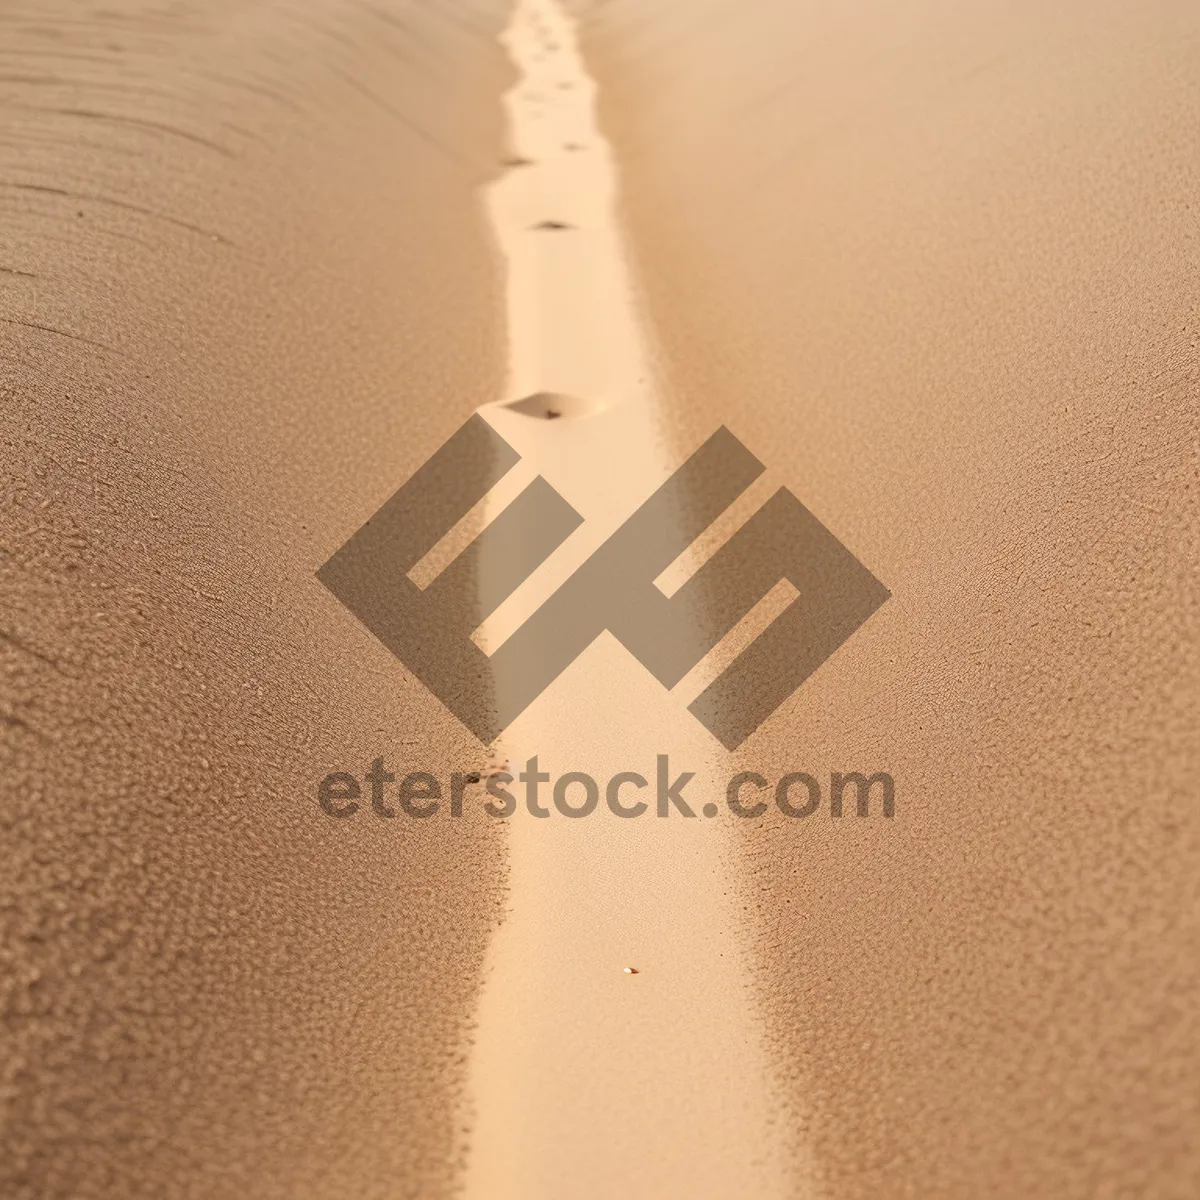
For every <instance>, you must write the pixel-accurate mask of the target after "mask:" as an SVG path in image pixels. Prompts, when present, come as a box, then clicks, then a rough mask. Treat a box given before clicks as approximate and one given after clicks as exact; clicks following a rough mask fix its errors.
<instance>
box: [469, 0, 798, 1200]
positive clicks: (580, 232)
mask: <svg viewBox="0 0 1200 1200" xmlns="http://www.w3.org/2000/svg"><path fill="white" fill-rule="evenodd" d="M504 40H505V43H506V45H507V46H508V48H509V50H510V53H511V54H512V57H513V59H514V61H515V62H516V63H517V64H518V67H519V69H520V71H521V78H520V80H519V82H518V84H517V86H516V87H515V88H514V89H513V91H512V92H510V93H509V95H508V97H507V107H508V112H509V120H510V128H511V138H512V146H513V150H514V152H515V154H516V155H517V156H518V157H519V158H520V159H521V160H525V161H523V162H522V164H521V165H518V166H515V167H514V168H513V169H512V170H511V171H510V172H509V173H508V174H507V175H506V176H505V177H504V178H503V179H502V180H500V181H499V182H498V183H497V184H496V185H494V186H493V187H492V188H491V189H490V191H489V195H488V202H489V208H490V211H491V214H492V218H493V221H494V224H495V228H496V230H497V233H498V236H499V239H500V243H501V246H502V247H503V250H504V253H505V257H506V261H507V264H508V272H509V274H508V313H509V340H510V371H509V381H508V387H507V396H508V397H509V398H511V399H512V400H519V399H520V398H521V397H525V396H528V395H529V394H531V393H539V392H549V393H565V394H567V395H568V396H571V397H575V398H577V399H578V401H579V402H580V404H579V407H578V409H576V408H575V407H573V406H572V405H571V404H570V403H569V402H567V403H564V402H560V401H550V403H552V404H554V405H556V406H557V407H558V408H559V409H562V410H563V413H562V416H561V417H560V418H559V419H556V420H546V419H544V418H543V416H542V414H541V413H540V412H536V409H535V411H534V412H532V413H530V412H520V411H514V410H513V409H511V408H508V407H506V405H505V404H504V403H501V404H498V405H493V406H491V407H490V408H488V409H486V410H485V415H486V416H487V419H488V420H489V421H490V422H491V423H492V424H493V425H494V427H495V428H496V429H497V430H498V431H499V432H500V433H501V434H502V435H503V436H504V437H505V438H506V439H507V440H508V441H509V442H510V443H511V444H512V445H513V446H514V447H515V448H517V449H518V451H519V452H520V453H521V454H522V456H523V462H522V464H521V466H520V468H518V469H517V470H515V471H514V472H512V475H511V477H510V478H509V479H507V480H506V481H505V483H504V485H502V487H501V488H498V489H496V492H495V493H494V498H493V500H492V502H491V506H490V510H489V511H490V512H492V513H493V514H494V513H495V512H498V511H499V510H500V509H501V508H502V507H503V505H504V504H505V503H506V502H507V500H508V499H509V498H510V497H511V495H512V494H513V493H514V491H515V490H516V488H517V487H519V486H522V485H523V484H524V483H525V482H527V481H528V479H529V478H531V477H532V475H533V474H535V473H540V474H541V475H542V476H543V477H544V478H545V479H547V480H548V481H549V482H550V483H551V485H552V486H553V487H554V488H555V489H556V490H558V491H559V492H560V494H561V495H562V496H564V497H565V498H566V499H567V500H568V501H569V502H570V503H571V504H572V505H573V506H574V507H575V509H576V510H577V511H578V512H579V513H581V514H582V515H583V517H584V518H585V524H584V525H583V526H582V527H581V528H580V529H579V530H577V531H576V533H575V534H574V535H573V536H572V537H571V539H569V541H568V542H567V543H566V544H565V545H564V546H563V547H562V548H561V549H560V551H559V552H557V553H556V554H555V555H553V556H551V558H550V559H549V560H548V561H547V562H546V563H545V564H544V566H543V568H542V569H541V570H539V571H538V572H536V573H535V575H534V576H533V577H531V579H530V580H529V581H528V582H527V584H526V585H525V586H523V587H522V588H521V589H519V590H518V592H517V593H515V594H514V596H513V597H512V598H511V599H510V601H509V602H508V603H506V604H505V605H504V606H502V607H501V609H500V610H498V612H497V613H496V614H495V616H494V617H493V618H492V619H491V620H489V622H488V623H487V625H486V627H485V630H484V633H483V639H484V641H485V643H486V644H490V645H493V646H494V645H498V644H499V642H500V641H501V640H503V637H504V636H505V634H506V633H507V632H510V631H511V630H512V629H513V628H515V626H516V625H517V624H519V623H520V621H521V620H522V619H524V617H525V616H527V615H528V613H529V612H530V611H532V608H533V607H534V606H536V605H537V604H538V603H540V602H541V601H542V600H543V599H544V598H545V597H546V596H547V595H549V594H550V592H551V591H552V590H553V588H554V587H555V586H557V584H558V583H559V582H561V581H562V580H563V579H564V578H565V577H566V575H567V574H568V573H569V572H570V571H571V570H573V569H574V568H575V567H576V566H577V565H578V564H579V563H580V562H581V561H582V560H583V558H584V557H585V556H586V554H587V553H588V552H589V551H590V550H591V549H592V548H594V547H595V546H596V545H598V544H599V542H600V541H602V540H603V539H604V538H605V537H606V536H607V535H608V534H609V533H611V532H612V530H613V529H614V528H615V527H616V525H617V524H618V523H619V522H620V521H621V520H622V519H623V518H624V517H625V516H627V515H628V514H629V513H630V512H631V511H632V510H633V509H634V508H635V507H636V506H637V505H638V504H640V503H641V501H642V500H643V499H645V498H646V496H648V495H649V493H650V492H651V491H652V490H653V489H654V487H655V486H657V484H658V483H659V482H661V481H662V480H663V479H664V478H666V476H667V475H668V474H669V473H670V472H671V470H672V469H673V468H674V467H675V466H677V465H678V461H677V460H676V459H675V458H674V457H673V456H672V455H671V454H670V452H669V451H668V450H667V448H666V442H665V439H664V436H663V433H662V430H661V426H660V423H659V414H658V407H657V401H656V398H655V393H654V387H653V378H652V375H651V371H650V366H649V363H648V360H647V354H646V349H645V344H644V338H643V335H642V331H641V329H640V328H639V317H638V313H637V310H636V306H635V303H634V296H633V292H632V288H631V283H630V280H629V278H628V275H627V268H626V256H625V250H624V246H623V243H622V238H621V236H620V234H619V232H618V230H617V227H616V223H615V219H614V213H615V208H614V201H615V189H616V174H615V169H614V164H613V159H612V155H611V152H610V150H609V147H608V146H607V144H606V143H605V142H604V140H603V138H602V137H601V136H600V134H599V131H598V130H597V129H596V127H595V122H594V113H593V109H594V94H593V93H594V85H593V84H592V81H591V80H590V79H589V78H588V77H587V75H586V73H585V72H584V70H583V68H582V64H581V62H580V60H579V58H578V56H577V53H576V49H575V38H574V31H573V29H572V28H571V26H570V24H569V23H568V22H567V21H566V20H565V19H564V17H563V16H562V14H561V12H560V10H559V8H558V6H557V5H556V4H554V3H553V2H552V0H521V2H520V3H519V4H518V5H517V8H516V10H515V13H514V15H513V19H512V24H511V25H510V27H509V29H508V31H507V33H506V35H505V38H504ZM543 221H554V222H558V223H561V224H565V225H567V226H568V228H565V229H538V228H536V226H537V225H539V224H540V223H541V222H543ZM498 686H501V687H502V686H503V682H502V681H501V682H500V684H499V685H498ZM677 691H678V689H677ZM714 745H715V743H714V742H713V740H712V739H711V738H710V737H709V735H708V734H707V733H706V732H705V731H704V730H703V729H702V728H701V727H700V726H699V725H698V724H697V723H696V722H695V720H694V719H693V718H692V717H691V715H690V714H689V713H688V712H687V711H686V707H685V703H684V701H683V700H681V698H680V696H679V695H678V694H674V695H673V694H668V693H667V692H665V691H664V690H663V689H662V688H661V686H660V685H659V684H658V683H657V682H656V681H655V680H654V679H653V678H652V677H651V676H650V675H649V673H648V672H647V671H646V670H645V669H644V668H642V667H641V666H640V665H639V664H638V663H637V662H636V661H635V660H634V659H633V658H632V657H631V656H630V655H629V654H628V653H627V652H626V651H625V650H624V649H623V648H622V647H621V646H620V645H619V644H618V643H617V642H616V641H615V640H614V639H612V638H611V637H610V636H609V635H604V636H603V637H602V638H601V639H599V640H598V641H597V642H596V643H594V644H593V646H592V647H591V648H590V649H589V650H588V651H587V652H586V653H585V654H583V655H582V656H581V657H580V658H579V659H578V660H577V661H576V662H575V663H574V665H573V666H572V667H570V668H569V669H568V670H567V671H566V672H565V673H564V675H562V676H561V677H560V678H559V679H558V681H556V683H554V684H553V685H551V687H550V688H549V689H547V691H546V692H545V693H543V695H542V696H541V697H540V698H539V699H538V700H537V701H535V703H534V704H533V705H532V706H531V707H530V708H529V709H528V710H526V712H525V713H524V714H523V715H522V716H521V717H519V718H518V719H517V720H516V721H515V722H514V723H513V724H512V725H511V726H510V727H509V728H508V730H507V731H506V732H505V734H504V735H503V737H502V739H501V743H500V747H501V751H500V752H501V754H502V755H503V756H504V757H506V758H507V759H508V761H509V762H510V763H511V764H513V766H512V773H513V774H516V773H517V772H518V771H520V770H521V769H522V764H524V763H525V762H526V760H527V759H529V758H531V757H533V756H534V755H536V756H537V757H538V760H539V761H538V766H539V769H540V770H542V771H547V772H549V773H550V774H551V776H552V777H555V776H558V775H560V774H563V773H565V772H567V771H586V772H588V773H589V774H591V775H592V776H593V778H595V779H596V780H598V781H599V783H600V786H601V788H602V789H603V787H604V785H605V783H606V782H607V780H608V779H609V778H610V777H611V776H612V775H614V774H616V773H617V772H619V771H636V772H639V773H640V774H641V775H642V776H643V777H645V778H646V779H648V780H649V781H650V785H649V788H648V789H647V790H646V792H645V793H642V794H641V795H640V796H639V795H636V794H634V792H633V790H632V789H631V788H627V790H626V792H625V793H624V794H623V795H622V799H623V801H624V802H625V803H627V804H628V803H632V802H633V801H634V800H636V799H639V798H643V799H646V800H648V802H649V804H650V809H651V811H650V813H649V814H646V815H644V816H643V817H641V818H639V819H636V820H621V819H618V818H617V817H615V816H613V815H611V814H610V813H609V812H608V810H607V809H606V807H605V806H604V802H603V799H602V800H601V804H600V808H599V809H598V810H597V811H596V812H594V813H593V814H592V815H591V816H589V817H588V818H587V819H582V820H570V819H568V818H566V817H564V816H562V815H560V814H559V813H557V812H554V811H553V808H551V813H552V815H551V816H550V818H549V819H546V820H538V819H536V818H534V817H533V816H531V815H530V814H529V812H528V811H527V810H526V809H525V807H524V803H523V800H524V788H523V785H521V784H520V783H514V784H513V785H512V790H513V791H514V793H515V794H516V795H517V798H518V800H519V801H521V806H520V808H519V809H518V811H517V814H516V815H515V816H514V817H513V818H512V819H511V820H510V821H509V822H508V835H509V836H508V847H509V884H510V900H509V910H508V914H507V917H506V920H505V923H504V925H503V926H502V927H501V929H500V931H499V933H498V934H497V935H496V937H495V939H494V941H493V944H492V947H491V952H490V955H489V967H488V973H487V978H486V984H485V987H484V992H483V997H482V1001H481V1005H480V1009H479V1014H478V1016H479V1026H478V1032H477V1036H476V1039H475V1046H474V1051H473V1057H472V1075H471V1078H472V1084H473V1087H472V1094H473V1097H474V1104H475V1112H474V1115H473V1128H472V1133H471V1136H470V1142H471V1147H470V1156H469V1159H468V1175H467V1194H468V1195H469V1196H472V1197H479V1198H480V1200H505V1198H509V1197H512V1198H519V1200H537V1198H539V1197H546V1198H557V1197H563V1196H571V1197H573V1198H582V1200H586V1198H588V1197H609V1196H616V1195H621V1196H628V1197H646V1198H647V1200H650V1198H658V1197H664V1196H673V1195H680V1196H682V1195H687V1196H696V1197H699V1196H712V1197H729V1196H747V1195H754V1196H756V1197H762V1198H764V1200H766V1198H769V1197H771V1196H777V1195H783V1194H786V1186H785V1182H784V1177H783V1173H782V1168H781V1158H780V1154H779V1150H780V1148H781V1146H782V1135H781V1133H780V1131H779V1130H778V1129H777V1127H776V1126H775V1117H774V1112H775V1109H776V1107H777V1106H776V1105H775V1104H773V1103H772V1100H771V1096H770V1091H769V1087H768V1069H767V1063H766V1060H765V1057H764V1054H763V1050H762V1044H761V1037H760V1033H759V1026H758V1023H757V1021H756V1019H755V1016H754V1013H753V1011H752V1007H751V997H750V994H749V991H748V988H747V981H748V976H747V974H746V971H745V966H744V961H743V954H742V950H741V947H740V946H739V944H738V942H737V941H736V939H735V938H734V937H733V935H732V931H733V929H734V928H735V920H734V912H733V909H732V906H731V903H730V886H729V881H728V873H727V866H726V862H725V854H726V848H727V844H728V841H729V831H728V829H727V828H725V827H723V826H722V824H721V823H720V822H718V821H711V820H705V819H704V818H703V817H700V816H699V815H698V816H697V817H696V819H694V820H687V819H685V818H683V817H681V816H680V815H679V814H678V813H676V814H675V815H674V816H673V817H671V818H669V819H666V820H659V819H657V818H656V817H654V816H653V815H652V814H653V811H654V806H655V797H654V788H655V774H656V755H658V754H666V755H668V756H669V761H670V764H671V773H672V778H673V777H674V776H675V775H677V774H678V773H679V772H681V771H683V770H690V771H693V772H696V773H697V778H696V779H695V780H693V781H692V782H691V783H690V784H689V785H688V786H687V790H686V792H685V799H686V800H687V801H688V802H689V803H690V804H691V806H692V807H693V808H694V809H695V810H696V812H697V814H699V812H700V810H701V808H702V806H703V805H704V804H705V803H707V802H709V801H712V800H721V799H723V791H722V787H723V785H720V786H718V785H716V784H714V783H713V782H712V780H713V779H714V778H715V777H716V773H717V772H718V771H719V765H720V764H719V763H718V762H717V761H715V758H714V755H713V753H712V751H713V747H714ZM541 792H542V798H543V801H544V802H545V803H547V804H550V797H549V794H548V793H549V789H548V788H547V787H546V786H545V785H543V786H542V789H541ZM580 799H581V794H579V793H572V794H571V796H570V800H571V802H572V803H578V802H579V801H580ZM627 965H630V966H633V967H635V968H636V969H637V972H638V973H637V974H636V975H630V974H626V973H624V972H623V968H624V967H625V966H627Z"/></svg>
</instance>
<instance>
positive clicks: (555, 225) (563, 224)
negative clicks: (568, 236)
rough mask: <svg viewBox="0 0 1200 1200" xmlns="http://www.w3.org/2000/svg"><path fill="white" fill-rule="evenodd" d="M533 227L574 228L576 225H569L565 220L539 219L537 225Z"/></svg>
mask: <svg viewBox="0 0 1200 1200" xmlns="http://www.w3.org/2000/svg"><path fill="white" fill-rule="evenodd" d="M530 228H531V229H574V228H575V226H574V225H568V224H567V223H566V222H565V221H539V222H538V223H537V224H536V225H531V226H530Z"/></svg>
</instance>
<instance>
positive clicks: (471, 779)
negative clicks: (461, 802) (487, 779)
mask: <svg viewBox="0 0 1200 1200" xmlns="http://www.w3.org/2000/svg"><path fill="white" fill-rule="evenodd" d="M467 782H468V783H478V782H479V772H478V771H470V772H468V773H467Z"/></svg>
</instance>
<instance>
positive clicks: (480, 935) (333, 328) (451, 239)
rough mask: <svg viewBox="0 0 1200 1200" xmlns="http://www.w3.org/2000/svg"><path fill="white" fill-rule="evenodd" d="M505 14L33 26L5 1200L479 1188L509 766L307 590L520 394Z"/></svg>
mask: <svg viewBox="0 0 1200 1200" xmlns="http://www.w3.org/2000/svg"><path fill="white" fill-rule="evenodd" d="M506 17H507V12H506V9H505V5H504V4H502V3H489V2H485V0H478V2H475V3H470V2H463V3H456V4H454V5H441V6H430V5H426V4H416V3H388V4H374V5H373V4H368V3H365V2H359V0H352V2H342V3H336V2H335V3H326V4H309V3H300V2H293V3H285V2H277V3H269V4H258V3H248V2H233V0H228V2H221V0H213V2H206V3H199V2H197V3H190V4H170V5H168V4H162V3H149V2H147V3H139V2H136V0H111V2H110V3H106V4H105V5H103V6H102V7H96V6H90V5H84V4H79V3H61V2H54V0H25V2H23V3H18V4H16V5H12V4H10V5H6V6H5V8H4V11H3V13H0V507H2V515H0V614H2V617H0V672H2V689H0V748H2V749H0V754H2V760H0V778H2V779H3V785H2V787H3V796H4V802H3V820H4V830H3V835H2V838H0V847H2V849H0V857H2V864H0V925H2V930H3V933H2V943H3V948H4V949H3V954H4V959H3V962H2V963H0V989H2V992H0V996H2V999H0V1047H2V1048H0V1070H2V1072H3V1084H2V1086H0V1103H2V1105H3V1108H2V1110H0V1112H2V1121H3V1132H2V1134H0V1141H2V1143H3V1151H2V1152H0V1193H2V1194H3V1195H4V1196H6V1197H14V1198H17V1197H30V1198H33V1197H37V1198H38V1200H43V1198H45V1197H51V1196H64V1197H65V1196H72V1197H84V1196H99V1195H103V1196H106V1197H117V1196H120V1197H134V1196H147V1197H150V1196H153V1197H156V1198H159V1197H175V1196H196V1197H205V1198H217V1197H256V1198H258V1197H279V1198H281V1200H283V1198H287V1200H295V1198H297V1197H306V1196H320V1197H331V1196H347V1197H348V1196H355V1197H360V1196H363V1197H365V1196H380V1197H383V1196H387V1197H394V1196H401V1195H403V1196H414V1197H415V1196H419V1197H422V1198H424V1197H429V1196H438V1195H444V1194H447V1191H448V1189H449V1187H450V1183H451V1179H452V1176H453V1174H454V1172H455V1164H456V1162H457V1160H458V1157H459V1152H460V1148H461V1119H460V1111H461V1109H460V1107H459V1102H458V1096H459V1092H460V1089H461V1086H462V1083H463V1080H464V1053H463V1047H464V1043H465V1038H466V1032H467V1028H468V1024H469V1022H470V1020H471V1012H472V1008H473V1002H474V993H475V989H476V986H477V983H478V980H479V973H480V969H481V964H482V955H483V951H484V947H485V944H486V941H487V938H488V935H489V933H490V931H491V929H492V927H493V926H494V924H495V923H496V918H495V914H496V913H497V912H498V911H499V909H498V907H497V906H498V901H499V898H500V895H501V892H500V888H501V884H502V874H501V873H502V862H501V857H500V846H499V843H498V840H497V830H495V829H493V828H482V827H480V826H473V825H471V824H469V823H467V822H456V823H455V825H454V826H453V827H452V826H451V824H450V822H449V821H443V822H432V823H426V824H423V825H419V826H418V825H417V824H416V823H414V822H411V821H410V822H402V821H394V822H387V821H383V820H379V819H376V818H374V817H372V816H371V814H370V811H369V809H368V810H366V811H365V812H363V813H360V814H359V815H358V816H357V817H355V818H354V819H353V820H350V821H334V820H332V819H330V818H328V817H326V816H324V815H323V814H322V813H321V812H320V811H319V810H318V809H317V807H316V787H317V783H318V781H319V780H320V779H321V778H322V777H323V776H324V775H325V774H327V773H328V772H330V771H334V770H339V769H344V770H349V771H353V772H355V773H357V774H359V775H361V774H362V773H363V772H365V771H366V770H367V769H368V766H369V764H370V760H371V758H372V756H373V755H375V754H386V755H387V756H388V763H389V766H391V767H392V769H393V770H395V769H397V767H400V768H401V769H404V768H405V767H407V769H410V770H411V769H414V768H416V767H418V766H419V767H423V768H426V769H429V770H433V771H438V772H440V773H444V772H446V771H448V770H458V769H468V770H469V769H471V767H472V766H475V767H478V766H479V765H481V760H482V751H481V750H480V748H479V747H478V746H477V745H476V744H475V743H473V741H472V740H471V739H470V738H469V736H468V735H467V734H466V733H465V731H463V730H462V728H461V727H460V726H458V724H457V723H456V722H455V721H454V720H453V719H452V718H451V717H449V716H448V715H447V714H445V713H444V712H443V711H442V710H441V709H440V707H439V706H438V705H437V704H436V703H434V702H432V701H431V700H430V698H429V696H428V693H426V692H425V690H424V689H423V688H422V687H421V686H420V685H419V684H418V683H417V682H416V681H415V680H413V679H411V678H409V677H408V676H407V675H406V673H405V672H404V671H403V670H402V669H400V668H399V667H398V665H397V664H396V663H395V660H394V659H392V657H391V655H390V654H389V653H388V652H387V651H386V650H385V649H383V647H382V646H380V645H379V644H378V643H377V642H376V641H375V640H374V639H373V638H371V636H370V635H369V634H368V633H366V631H365V630H364V629H362V627H361V626H359V625H358V624H357V623H356V622H355V621H354V620H353V619H352V618H351V617H350V616H349V614H348V613H347V612H346V610H345V609H344V608H342V607H341V606H340V605H339V604H338V603H337V602H336V601H335V600H334V599H333V598H332V597H331V596H330V595H329V594H328V593H327V592H325V591H324V589H323V588H322V587H321V586H320V585H319V584H318V582H317V581H316V579H315V578H314V574H313V573H314V571H315V570H316V568H317V567H318V566H319V565H320V564H321V563H322V562H324V561H325V559H326V558H327V557H328V556H329V555H330V554H331V553H332V552H333V551H334V550H336V549H337V547H338V546H340V545H341V543H342V542H343V541H344V540H345V539H346V538H347V537H349V535H350V534H351V533H353V532H354V530H355V529H357V528H358V526H359V525H360V524H361V523H362V522H363V521H364V520H365V519H366V518H367V517H368V516H370V515H371V513H372V512H373V511H374V510H375V508H377V507H378V505H379V504H380V503H382V502H383V500H384V499H386V498H387V497H388V496H389V495H391V493H392V492H393V491H394V490H395V488H396V487H398V486H399V484H400V483H402V482H403V481H404V479H406V478H407V477H408V475H410V474H411V473H412V471H413V470H414V469H415V468H416V467H417V466H418V465H419V464H420V463H421V462H422V461H424V459H425V458H427V457H428V455H429V454H430V453H432V452H433V451H434V450H435V449H436V448H437V446H438V445H440V444H441V442H442V441H443V440H444V439H445V438H446V437H448V436H449V435H450V434H451V433H452V432H453V431H454V430H455V429H456V428H457V427H458V425H459V424H460V423H461V422H462V421H463V420H464V419H465V418H466V416H467V415H468V414H469V413H470V412H471V411H472V410H473V409H474V408H475V407H476V406H477V405H479V404H480V403H483V402H485V401H487V400H490V399H492V398H494V397H495V396H497V395H498V394H499V388H500V386H501V384H502V381H503V371H504V361H505V359H504V341H503V339H504V328H503V308H502V305H503V297H502V278H501V275H500V272H499V270H498V268H497V262H496V251H495V249H494V246H493V243H492V241H491V234H490V231H489V230H488V228H487V224H486V219H485V216H484V213H483V210H482V207H481V206H480V204H479V201H478V189H479V188H480V187H481V186H483V185H484V184H485V183H486V182H487V181H488V180H489V179H491V178H492V177H493V176H494V175H495V174H496V173H497V172H498V171H499V170H500V165H499V163H500V158H501V157H502V155H503V138H504V128H503V122H502V117H501V109H500V96H501V93H502V92H503V90H504V89H505V88H506V87H507V86H508V85H509V83H510V81H511V77H512V70H511V67H510V65H509V64H508V62H507V60H506V59H505V56H504V54H503V52H502V50H501V49H500V47H499V46H498V45H497V43H496V36H497V34H498V32H499V31H500V29H501V28H503V25H504V22H505V20H506Z"/></svg>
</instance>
